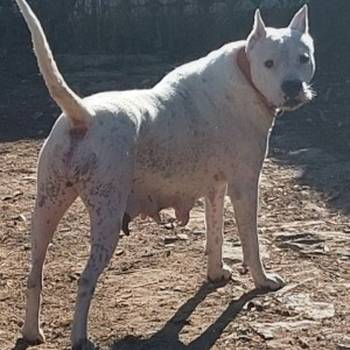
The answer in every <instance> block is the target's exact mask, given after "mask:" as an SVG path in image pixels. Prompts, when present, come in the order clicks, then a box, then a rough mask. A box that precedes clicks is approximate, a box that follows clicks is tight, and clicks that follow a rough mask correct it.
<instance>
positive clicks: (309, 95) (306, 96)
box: [279, 80, 316, 111]
mask: <svg viewBox="0 0 350 350" xmlns="http://www.w3.org/2000/svg"><path fill="white" fill-rule="evenodd" d="M282 91H283V93H284V99H285V102H284V103H283V105H282V106H281V107H280V108H279V109H281V110H284V111H292V110H295V109H298V108H300V107H301V106H303V105H304V104H307V103H309V102H311V101H312V99H313V98H314V97H315V96H316V92H315V91H314V90H313V89H312V88H311V86H310V85H308V84H307V83H305V82H302V81H300V80H287V81H285V82H284V83H283V84H282Z"/></svg>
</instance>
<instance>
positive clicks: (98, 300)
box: [0, 59, 350, 350]
mask: <svg viewBox="0 0 350 350" xmlns="http://www.w3.org/2000/svg"><path fill="white" fill-rule="evenodd" d="M62 62H63V67H64V68H63V69H62V70H63V71H65V72H67V74H66V76H67V78H68V80H69V82H70V84H72V85H73V86H74V87H75V89H77V90H79V91H80V92H81V93H82V94H84V95H86V94H89V93H92V92H95V91H101V90H106V89H112V88H132V87H133V88H135V87H145V86H150V85H152V84H154V83H155V82H156V81H157V80H158V79H159V78H160V77H161V76H162V75H163V74H164V73H166V72H167V71H169V70H170V69H171V66H170V65H168V64H163V63H162V62H160V61H158V60H154V61H152V60H151V59H149V60H146V61H143V62H138V61H137V60H136V62H134V63H133V64H132V65H131V64H129V65H123V67H122V69H121V70H120V71H117V70H114V69H111V67H110V66H108V67H107V66H103V64H101V65H100V66H98V67H97V66H94V67H91V66H90V67H89V66H88V65H87V64H86V65H84V64H81V65H77V68H75V70H74V69H71V70H68V69H67V67H72V66H73V65H69V63H66V64H65V63H64V61H62ZM103 62H105V61H103ZM105 63H106V62H105ZM23 76H24V75H22V76H16V77H14V76H10V75H9V74H7V75H6V74H5V75H4V77H3V81H2V91H1V92H0V112H1V115H2V120H1V123H0V126H1V131H0V136H1V139H2V142H1V143H0V164H1V168H0V206H1V210H0V349H13V348H14V346H15V343H16V339H17V338H18V337H19V336H20V328H21V326H22V323H23V316H24V302H25V281H26V276H27V273H28V269H29V254H30V238H29V228H30V216H31V211H32V208H33V204H34V199H35V178H36V177H35V176H36V162H37V158H38V152H39V150H40V147H41V145H42V143H43V137H44V136H45V135H46V134H47V132H48V130H49V129H50V127H51V125H52V122H53V121H54V120H55V118H56V117H57V108H56V107H55V105H54V103H53V102H51V101H50V99H49V97H48V95H47V92H46V89H45V88H44V86H43V84H42V82H41V79H40V77H38V76H29V77H27V76H26V77H25V78H23ZM347 85H348V81H347V79H346V78H344V77H341V76H340V75H339V74H337V73H336V72H335V73H334V74H333V73H332V74H328V75H327V76H322V75H319V76H317V78H316V89H317V90H318V92H319V97H318V98H317V99H316V100H315V102H314V103H313V104H311V105H310V106H307V107H305V108H303V109H302V110H300V111H298V112H295V113H290V114H288V115H285V116H282V117H280V118H279V119H278V120H277V122H276V127H275V130H274V133H273V136H272V140H271V148H270V150H271V151H270V155H269V157H268V159H267V160H266V163H265V167H264V172H263V176H262V181H261V195H260V213H259V231H260V239H261V245H262V247H263V249H262V250H263V256H264V262H265V265H266V268H267V270H268V271H274V272H278V273H279V274H280V275H282V276H283V277H284V278H285V279H286V280H287V281H288V284H287V286H286V287H285V288H284V289H282V290H281V291H279V292H276V293H268V294H259V293H258V292H257V291H255V290H253V284H252V280H251V278H250V276H249V274H242V273H241V272H242V269H241V255H240V247H239V239H238V236H237V229H236V225H235V219H234V214H233V210H232V208H231V206H230V204H229V203H227V205H226V209H225V241H226V243H225V257H226V258H225V259H226V262H227V263H228V264H229V265H231V266H232V268H233V271H234V274H233V278H232V281H231V282H229V283H227V284H226V285H223V286H214V285H212V284H210V283H207V282H206V274H205V271H206V257H205V255H204V248H203V247H204V242H205V234H204V222H203V204H202V202H198V205H197V206H196V207H195V209H194V210H193V212H192V219H191V221H190V223H189V225H188V226H187V227H185V228H179V227H176V225H173V224H172V219H171V217H172V213H171V211H166V212H164V213H163V221H164V224H163V225H161V226H158V225H156V224H154V223H153V222H151V221H141V220H136V221H135V222H134V223H133V225H132V234H131V235H130V236H129V237H123V238H122V239H121V242H120V244H119V246H118V249H117V251H116V253H115V255H114V257H113V259H112V261H111V264H110V266H109V267H108V269H107V270H106V272H105V273H104V274H103V276H102V278H101V280H100V281H99V283H98V286H97V289H96V293H95V297H94V300H93V304H92V309H91V312H90V335H91V338H92V340H93V341H94V343H95V344H96V348H98V349H109V350H141V349H142V350H164V349H169V350H170V349H172V350H183V349H192V350H207V349H218V350H231V349H232V350H233V349H236V350H247V349H258V350H263V349H278V350H281V349H287V350H292V349H293V350H296V349H315V350H318V349H327V350H331V349H332V350H335V349H350V339H349V335H350V293H349V290H350V221H349V210H350V156H349V154H350V153H349V147H350V144H349V138H348V133H349V130H350V128H349V126H350V125H349V121H348V114H349V110H350V105H347V103H348V101H349V96H348V95H349V89H348V87H347ZM174 171H176V169H174ZM88 252H89V221H88V217H87V214H86V211H85V210H84V207H83V205H82V204H81V202H80V201H77V202H76V203H75V204H74V205H73V206H72V208H71V209H70V210H69V212H68V213H67V214H66V216H65V217H64V219H63V220H62V222H61V224H60V226H59V228H58V231H57V233H56V234H55V236H54V240H53V242H52V244H51V245H50V249H49V254H48V258H47V262H46V268H45V281H44V284H45V285H44V291H43V297H44V301H43V310H42V327H43V329H44V332H45V334H46V337H47V343H46V344H44V345H41V346H38V347H37V349H68V348H69V336H70V328H71V323H72V315H73V308H74V301H75V297H76V291H77V280H78V278H79V275H80V273H81V271H82V269H83V267H84V264H85V262H86V259H87V255H88ZM301 321H302V322H301ZM17 348H18V347H17Z"/></svg>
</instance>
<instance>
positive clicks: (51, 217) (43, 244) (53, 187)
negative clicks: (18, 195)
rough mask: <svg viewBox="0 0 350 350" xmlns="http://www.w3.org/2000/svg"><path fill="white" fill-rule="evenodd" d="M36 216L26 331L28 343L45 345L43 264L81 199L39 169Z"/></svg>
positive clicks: (34, 220)
mask: <svg viewBox="0 0 350 350" xmlns="http://www.w3.org/2000/svg"><path fill="white" fill-rule="evenodd" d="M37 192H38V193H37V199H36V204H35V209H34V213H33V216H32V228H31V242H32V261H31V271H30V274H29V278H28V284H27V301H26V314H25V321H24V326H23V330H22V334H23V338H24V340H25V341H26V342H27V343H28V344H30V345H35V344H39V343H42V342H44V336H43V333H42V331H41V330H40V305H41V290H42V280H43V264H44V261H45V257H46V252H47V248H48V245H49V243H50V241H51V239H52V236H53V233H54V231H55V229H56V227H57V225H58V223H59V221H60V219H61V218H62V216H63V214H64V213H65V211H66V210H67V209H68V207H69V206H70V205H71V204H72V202H73V201H74V200H75V198H76V197H77V194H76V192H75V190H74V189H73V188H72V187H70V186H69V185H67V183H66V181H64V180H63V179H60V178H59V177H55V175H54V174H53V172H47V171H46V170H43V169H42V167H39V173H38V191H37Z"/></svg>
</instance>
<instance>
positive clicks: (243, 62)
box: [237, 46, 278, 117]
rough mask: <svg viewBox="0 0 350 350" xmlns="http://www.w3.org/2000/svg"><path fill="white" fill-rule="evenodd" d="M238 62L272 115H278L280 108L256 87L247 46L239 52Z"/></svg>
mask: <svg viewBox="0 0 350 350" xmlns="http://www.w3.org/2000/svg"><path fill="white" fill-rule="evenodd" d="M237 64H238V67H239V69H240V70H241V72H242V73H243V75H244V77H245V78H246V80H247V82H248V83H249V85H250V86H251V87H252V88H253V90H254V91H255V92H256V94H257V96H258V97H259V99H260V101H261V102H262V104H263V105H264V107H265V108H266V109H267V111H268V112H269V114H270V115H273V116H274V117H275V116H277V114H278V110H277V108H276V107H275V106H273V105H272V104H271V103H270V102H269V101H268V100H267V98H266V97H265V96H264V95H263V94H262V92H261V91H260V90H259V89H258V88H257V87H256V85H255V84H254V82H253V80H252V73H251V68H250V62H249V60H248V57H247V53H246V49H245V46H243V47H242V48H241V49H240V50H239V51H238V54H237Z"/></svg>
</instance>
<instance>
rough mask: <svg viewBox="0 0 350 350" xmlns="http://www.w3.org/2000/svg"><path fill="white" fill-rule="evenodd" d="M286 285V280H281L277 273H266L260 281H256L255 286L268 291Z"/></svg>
mask: <svg viewBox="0 0 350 350" xmlns="http://www.w3.org/2000/svg"><path fill="white" fill-rule="evenodd" d="M285 285H286V282H285V281H284V280H283V278H282V277H280V276H279V275H278V274H276V273H274V274H268V275H266V276H265V279H264V280H263V281H262V282H260V283H256V284H255V286H256V288H259V289H266V290H269V291H276V290H279V289H281V288H283V287H284V286H285Z"/></svg>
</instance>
